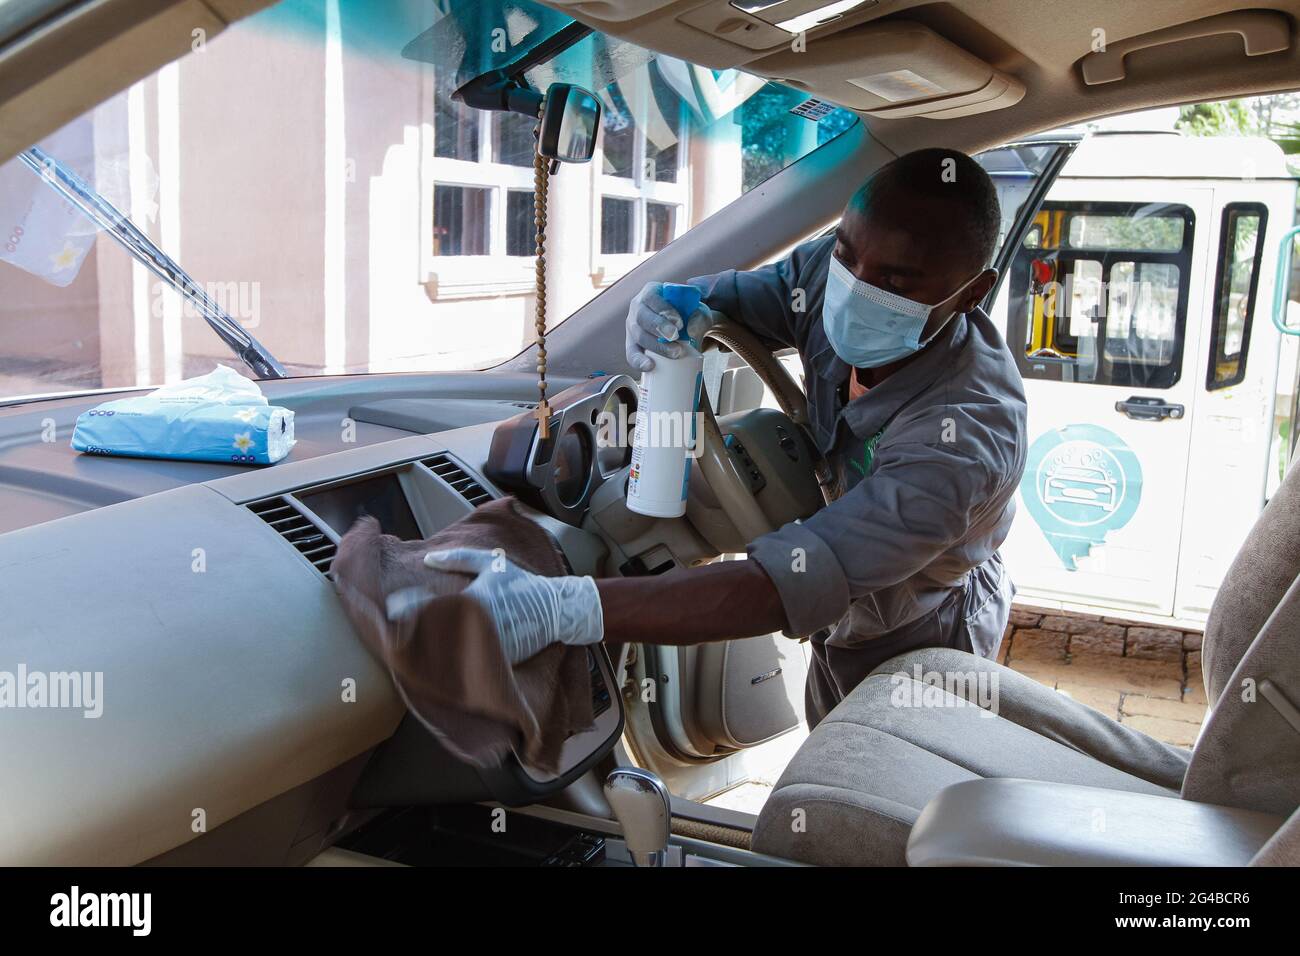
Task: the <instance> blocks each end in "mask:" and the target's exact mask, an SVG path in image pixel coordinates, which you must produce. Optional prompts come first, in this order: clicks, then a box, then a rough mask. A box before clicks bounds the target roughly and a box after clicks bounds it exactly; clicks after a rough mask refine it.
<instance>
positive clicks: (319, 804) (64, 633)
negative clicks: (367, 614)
mask: <svg viewBox="0 0 1300 956" xmlns="http://www.w3.org/2000/svg"><path fill="white" fill-rule="evenodd" d="M611 382H612V383H614V385H613V386H612V387H610V383H611ZM577 388H578V390H579V394H578V397H577V398H573V399H571V400H569V401H566V402H563V403H560V404H559V405H558V406H557V407H558V408H560V409H561V411H559V412H558V414H557V420H556V422H555V424H556V425H558V426H559V428H558V430H553V434H555V435H557V436H558V437H559V440H558V441H557V442H555V443H554V444H553V447H552V448H551V449H550V451H549V452H546V451H545V450H543V452H542V453H543V454H547V455H548V456H549V458H548V461H549V462H553V464H548V462H546V461H544V462H540V463H539V461H538V454H537V449H536V447H535V446H536V445H537V444H538V442H537V441H536V440H534V441H533V442H532V443H531V447H530V450H529V451H528V453H527V454H526V455H525V457H524V458H523V459H521V461H522V462H523V467H524V468H525V470H526V471H527V470H529V469H531V472H530V474H531V478H532V480H533V481H534V482H540V485H541V487H540V488H537V489H536V490H537V492H538V493H537V495H535V496H534V502H535V503H537V504H540V505H543V506H544V505H545V503H546V501H547V500H549V496H554V500H555V501H556V502H557V504H558V505H559V506H558V507H557V508H556V509H555V511H556V512H557V514H555V515H552V514H547V513H546V512H545V511H544V510H542V508H540V507H538V508H533V509H530V510H531V513H532V516H533V517H534V519H535V520H537V521H538V522H539V523H541V524H542V525H543V526H545V527H547V528H548V529H549V530H550V531H551V532H552V533H553V535H554V536H555V538H556V540H557V542H558V543H559V544H560V546H561V549H562V550H563V552H564V554H565V556H566V559H567V560H568V562H569V564H570V567H571V568H572V570H573V571H574V572H575V573H581V574H591V573H598V571H599V569H600V567H601V566H602V564H603V562H604V561H605V559H606V557H607V554H606V549H605V546H604V544H603V543H602V541H601V539H600V537H599V536H597V535H594V534H592V533H590V532H589V531H585V530H582V529H581V528H579V527H578V526H577V524H578V523H579V522H578V520H577V518H578V516H579V512H580V510H581V503H582V502H583V501H585V500H586V499H589V498H590V495H591V494H592V493H593V492H594V491H595V490H596V489H597V488H598V487H599V486H600V484H602V483H603V482H605V481H607V480H609V479H610V478H611V476H613V475H614V474H616V473H617V471H618V467H619V465H620V464H621V459H620V461H615V460H614V459H615V458H618V457H620V456H621V455H622V454H623V453H622V452H620V451H617V450H608V449H606V450H605V452H604V454H603V455H597V454H596V453H595V452H596V448H597V444H598V443H596V442H595V441H594V434H592V433H589V432H588V431H587V430H588V429H590V428H592V427H594V426H595V424H596V421H597V418H598V415H596V414H593V412H598V411H600V410H602V409H605V408H606V407H607V406H608V405H609V403H610V402H612V401H616V400H617V401H621V400H626V399H628V398H630V397H632V396H634V394H635V393H634V391H633V390H632V389H631V388H630V380H628V379H626V378H625V377H623V376H613V377H611V378H609V379H606V380H603V381H600V382H597V383H595V384H584V383H579V384H578V386H577ZM615 393H617V394H615ZM557 398H558V396H557ZM274 400H275V398H274V396H272V401H274ZM398 401H405V402H411V401H417V402H418V401H421V400H418V399H399V400H398ZM423 401H424V402H425V403H426V406H427V403H428V402H429V401H430V400H423ZM466 401H467V403H468V404H471V405H472V404H475V403H477V404H478V405H480V406H483V408H481V409H479V410H478V411H476V412H473V413H471V416H470V417H471V418H473V417H478V416H479V415H480V414H481V416H482V417H484V418H486V419H487V420H483V421H479V422H477V423H472V424H468V425H465V426H462V427H458V428H452V429H450V430H442V431H435V432H433V433H430V434H413V433H412V432H411V429H410V428H409V427H408V428H402V427H398V426H395V425H393V424H382V423H381V422H376V421H373V420H374V419H381V420H382V419H387V420H389V421H391V416H392V414H393V408H392V407H391V402H390V403H389V404H388V405H385V402H383V401H380V402H372V403H366V402H361V403H356V404H353V405H351V406H349V408H348V415H347V416H346V421H352V422H354V423H359V427H360V428H361V429H368V431H362V434H364V435H365V436H366V442H365V443H362V442H356V443H355V445H353V446H352V447H347V444H346V439H344V446H343V447H342V449H341V450H329V451H328V452H325V453H318V454H311V455H300V454H299V453H298V449H295V453H294V454H292V455H291V456H290V457H289V459H287V460H285V461H283V462H281V463H280V464H277V465H275V466H273V467H269V468H260V469H246V468H243V469H230V468H226V467H225V466H203V465H195V466H194V467H193V468H186V467H185V466H186V465H187V464H189V463H177V462H153V461H145V460H140V461H127V460H122V459H93V458H91V457H89V456H75V453H73V452H71V450H70V449H68V448H67V446H66V443H62V442H61V443H60V447H59V448H58V449H57V452H55V450H53V449H47V450H45V453H46V454H48V455H52V454H55V453H58V454H62V455H66V456H73V457H72V459H69V460H67V461H64V462H63V464H64V465H65V466H66V467H67V468H75V469H76V470H77V471H78V473H79V475H80V477H79V478H78V480H77V482H75V483H70V482H67V481H64V485H63V490H62V494H63V498H64V499H65V500H67V501H72V502H74V504H75V506H73V505H69V506H68V507H67V508H66V513H63V514H56V515H55V516H54V520H44V518H45V516H41V517H40V518H39V519H38V520H37V521H36V523H31V524H29V525H27V526H20V527H14V528H13V530H10V531H8V532H7V533H3V534H0V565H2V566H3V567H4V573H3V574H0V607H3V609H4V614H5V617H6V619H7V623H6V628H5V638H4V640H3V644H2V645H0V647H2V648H3V651H2V652H0V672H9V673H10V674H14V675H17V674H18V673H20V672H21V673H23V674H77V675H81V676H82V677H83V678H84V679H85V680H86V681H87V682H89V683H88V686H90V684H91V683H93V682H94V681H100V684H99V686H100V687H101V688H102V689H101V691H100V694H99V697H100V700H99V702H98V705H97V706H98V709H99V711H100V712H99V713H98V715H94V714H91V713H88V712H86V711H85V710H84V709H77V708H75V707H49V706H41V707H38V706H30V707H29V706H23V705H17V706H14V707H13V709H10V710H8V712H7V713H5V714H4V715H3V716H4V720H3V721H2V722H0V750H3V752H4V753H5V755H6V758H7V767H6V769H7V781H8V782H7V786H6V798H5V810H6V812H5V813H4V814H3V815H0V862H4V863H6V864H24V863H27V864H60V863H79V864H134V863H140V862H145V861H151V860H153V861H159V862H166V861H168V860H175V859H178V858H179V859H181V860H183V861H185V862H211V861H213V860H215V859H218V858H222V859H225V858H226V857H224V856H223V854H224V853H227V852H228V849H229V848H228V847H227V848H226V849H224V850H223V849H222V848H221V841H219V840H217V839H215V838H216V837H218V835H219V834H220V833H222V832H235V831H236V830H239V829H240V827H243V826H244V823H246V822H247V821H248V820H249V819H251V818H253V817H257V818H258V819H261V820H263V821H274V823H266V822H263V823H262V824H261V826H263V828H264V831H265V832H263V835H262V837H261V838H260V839H259V840H258V842H259V844H260V847H261V849H260V850H259V851H258V852H259V853H260V854H261V855H258V856H257V857H256V858H255V859H250V858H249V857H248V856H247V854H246V853H245V854H244V855H240V856H237V858H238V859H239V861H241V862H301V861H304V860H305V859H308V858H310V856H311V855H314V853H315V852H318V851H319V850H320V849H321V848H323V847H324V846H326V845H328V843H329V841H330V835H331V833H332V832H333V831H335V830H336V829H337V827H338V826H339V820H340V818H341V817H342V816H343V815H344V814H345V812H347V811H348V809H349V808H357V807H361V808H364V807H381V806H396V805H410V804H422V803H426V804H427V803H440V802H452V801H465V800H494V801H498V802H502V803H507V804H519V803H527V802H534V801H536V800H539V799H543V798H545V797H546V796H547V795H549V794H552V793H554V792H556V791H558V790H559V789H561V788H563V787H564V786H567V785H568V783H569V782H571V781H572V780H574V779H576V778H577V777H578V776H580V775H581V774H582V773H584V772H585V771H586V770H587V769H588V768H590V767H591V766H592V765H593V764H594V763H595V761H596V760H598V759H599V758H600V757H601V756H603V755H604V754H605V753H607V752H608V751H609V750H610V748H612V747H613V745H614V744H615V742H616V741H617V739H618V737H619V736H620V734H621V731H622V723H623V706H622V699H621V695H620V694H619V693H618V692H617V689H616V687H615V684H614V675H613V671H612V669H611V666H610V662H609V659H608V657H607V656H606V654H605V651H604V649H603V648H598V649H596V650H595V651H594V652H593V653H592V654H591V658H590V663H591V674H592V693H593V700H594V702H595V703H596V705H597V711H598V714H597V719H596V724H595V726H594V727H593V728H592V729H591V730H589V731H587V732H585V733H581V734H577V735H575V736H574V737H571V738H570V739H569V740H568V741H567V742H566V744H565V747H564V751H563V755H562V759H561V767H560V770H559V772H558V773H555V774H543V773H540V772H539V771H537V770H536V769H534V768H530V767H527V766H524V765H523V764H521V763H520V762H519V761H518V760H515V759H513V758H512V759H511V760H510V761H507V764H506V765H504V766H502V767H499V768H495V769H493V770H481V769H478V768H473V767H470V766H468V765H466V764H460V763H459V762H457V761H455V760H454V759H453V758H451V757H450V756H449V755H448V754H447V753H446V752H444V751H442V750H441V748H440V745H438V743H437V742H436V740H435V738H434V737H433V736H432V735H431V734H429V733H428V732H427V731H426V730H425V729H424V728H423V727H422V726H420V725H419V724H418V723H417V722H415V721H414V720H413V719H412V718H410V717H409V716H407V714H406V711H405V708H404V706H403V704H402V702H401V700H400V698H399V695H398V693H397V692H396V690H395V689H394V687H393V684H392V682H391V680H390V677H389V675H388V674H387V672H386V671H385V670H384V668H383V667H382V666H381V665H380V664H379V663H378V662H377V661H376V660H375V659H374V658H372V657H371V656H370V655H369V654H368V653H367V651H366V650H365V648H364V646H363V645H362V643H361V642H360V641H359V640H358V638H357V636H356V635H355V633H354V631H353V629H352V627H351V625H350V623H349V622H348V619H347V617H346V616H345V614H344V611H343V607H342V605H341V603H340V601H339V600H338V598H337V596H336V594H335V592H334V588H333V585H332V583H331V581H330V580H329V577H328V575H329V570H330V562H331V560H332V558H333V555H334V552H335V549H336V548H337V544H338V540H339V538H340V537H341V535H342V534H344V533H346V530H347V528H348V527H349V526H350V524H351V523H352V521H353V520H355V518H356V516H357V515H358V514H361V513H368V514H372V515H374V516H376V517H377V518H378V519H379V520H380V522H381V525H382V526H383V527H384V530H386V531H388V532H389V533H392V534H396V535H398V536H400V537H404V538H415V537H428V536H430V535H432V534H433V533H435V532H436V531H438V530H439V529H441V528H443V527H445V526H446V525H448V524H450V523H451V522H453V521H455V520H457V519H458V518H460V517H462V516H463V515H465V514H468V513H469V512H470V511H471V510H472V509H473V508H474V507H475V506H477V505H478V504H481V503H483V502H484V501H487V500H489V499H491V498H493V497H498V496H501V495H503V494H506V493H507V489H504V488H502V487H501V486H499V485H498V484H497V483H496V482H494V481H493V480H492V479H491V478H489V477H488V476H487V472H488V471H489V470H491V468H490V467H489V466H490V465H491V466H493V467H495V468H496V470H497V472H498V473H502V472H501V470H502V468H504V467H505V465H506V459H505V458H503V457H502V455H501V454H500V452H501V442H502V441H503V440H504V439H502V438H501V437H500V436H502V435H509V434H511V433H512V426H510V425H509V424H507V425H506V426H503V427H501V428H499V427H498V425H499V420H500V419H502V418H503V417H505V416H506V415H508V414H509V413H515V414H517V415H522V416H523V417H524V418H527V417H528V412H527V411H526V410H523V411H521V408H520V407H519V406H520V405H521V404H523V405H526V404H527V403H526V402H525V403H521V402H518V401H515V402H504V401H503V400H500V399H487V398H483V399H467V400H466ZM62 404H64V405H66V404H67V403H62ZM564 409H567V411H566V410H564ZM23 414H31V413H30V412H24V413H23ZM569 416H572V419H571V420H570V417H569ZM329 417H330V415H326V416H325V418H326V419H328V418H329ZM580 425H581V426H582V427H579V426H580ZM412 427H415V426H412ZM515 430H516V431H517V428H516V429H515ZM344 433H345V434H346V428H345V429H344ZM397 436H400V437H397ZM565 436H571V437H568V438H566V437H565ZM572 436H581V437H572ZM494 437H495V439H496V442H497V445H498V455H497V456H496V457H495V458H494V456H493V444H494ZM516 440H521V439H518V436H517V435H516ZM566 442H568V443H576V447H575V446H573V445H572V444H570V445H569V446H568V447H566ZM588 451H590V452H591V454H589V455H588V454H587V452H588ZM611 456H613V457H611ZM99 466H103V471H104V472H105V473H106V474H109V473H111V475H112V476H113V479H112V480H110V479H108V478H105V479H104V480H103V481H100V482H98V483H97V482H96V481H95V480H94V474H95V472H96V470H97V468H99ZM0 467H3V462H2V460H0ZM584 468H585V469H586V471H585V472H583V471H582V469H584ZM58 472H59V469H57V468H54V469H46V470H45V471H44V472H43V473H44V474H46V475H51V474H52V475H54V476H55V478H56V479H57V477H58ZM131 472H138V473H139V474H140V475H142V476H144V484H145V485H146V486H147V487H149V486H150V483H151V482H152V483H154V484H157V483H159V482H161V483H162V484H163V485H164V487H161V488H160V489H159V490H150V491H149V492H148V493H144V494H141V495H139V496H137V497H131V496H128V495H126V494H124V493H122V492H121V491H120V490H117V489H118V488H120V485H121V476H122V475H123V474H127V473H131ZM187 473H188V474H190V475H193V476H194V478H195V479H196V480H193V481H190V482H184V481H183V480H181V481H176V480H175V477H176V476H178V475H179V476H181V477H182V479H183V476H184V475H186V474H187ZM0 474H3V475H4V477H6V478H7V479H12V478H13V476H14V475H15V474H17V470H14V469H9V470H5V471H3V472H0ZM31 474H36V473H35V472H32V473H31ZM160 476H162V477H160ZM114 482H116V484H115V483H114ZM55 483H56V484H57V483H58V482H57V480H56V482H55ZM37 484H38V483H37V482H34V481H29V480H28V479H26V478H25V479H24V483H23V485H22V487H21V488H17V489H16V491H18V492H21V494H20V495H19V496H18V497H17V498H16V499H13V500H11V502H10V503H9V507H8V508H7V509H6V510H14V509H18V510H21V508H22V501H23V500H24V498H23V497H22V495H25V494H26V493H27V490H28V487H29V486H30V487H36V485H37ZM169 485H170V486H169ZM69 487H75V494H74V493H72V492H71V491H69V490H68V488H69ZM87 488H100V489H101V490H102V494H103V497H104V499H105V500H104V501H103V502H102V503H96V504H95V506H94V507H86V506H85V490H86V489H87ZM12 489H15V486H14V484H13V483H12V481H11V482H10V483H9V484H8V485H6V487H5V489H4V490H0V494H3V493H5V492H7V491H9V490H12ZM57 490H58V489H56V491H57ZM21 520H22V519H21V518H17V519H15V523H17V522H18V521H21ZM96 675H97V676H96ZM232 821H236V822H238V821H244V823H239V824H238V825H237V824H236V823H232ZM223 825H227V826H225V827H224V829H223ZM266 827H269V830H265V828H266ZM245 829H246V827H245ZM205 846H211V847H212V852H211V853H205V852H204V850H203V848H204V847H205Z"/></svg>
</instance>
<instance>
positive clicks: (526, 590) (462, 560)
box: [424, 548, 605, 664]
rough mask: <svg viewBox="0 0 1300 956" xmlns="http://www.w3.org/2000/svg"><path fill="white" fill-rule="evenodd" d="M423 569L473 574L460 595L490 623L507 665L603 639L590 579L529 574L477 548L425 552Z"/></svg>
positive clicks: (601, 625)
mask: <svg viewBox="0 0 1300 956" xmlns="http://www.w3.org/2000/svg"><path fill="white" fill-rule="evenodd" d="M424 564H425V566H426V567H430V568H437V569H438V570H440V571H456V572H460V573H462V574H472V575H474V581H473V582H472V583H471V584H470V586H469V587H468V588H466V589H465V591H464V592H463V593H465V594H466V595H468V596H469V597H471V598H473V599H474V600H475V601H477V602H478V603H479V604H480V605H482V606H483V608H484V609H485V610H486V611H487V613H488V614H489V616H491V618H492V620H493V621H494V622H495V623H496V627H497V634H498V636H499V637H500V638H501V647H502V649H503V650H504V651H505V654H506V658H507V659H508V660H509V661H510V663H511V664H517V663H519V662H520V661H525V660H527V659H528V658H530V657H532V656H533V655H534V654H537V653H538V652H540V651H542V650H544V649H545V648H547V647H548V646H550V645H551V644H555V643H559V642H562V643H565V644H595V643H597V642H599V641H600V639H601V638H602V637H603V636H604V633H605V631H604V627H605V625H604V615H603V614H602V612H601V606H600V595H599V594H598V593H597V591H596V582H595V581H593V580H592V579H591V578H580V577H559V578H550V577H546V576H544V575H541V574H532V573H530V572H528V571H525V570H524V569H523V568H521V567H519V566H518V565H517V564H515V563H514V562H512V561H510V560H509V559H508V558H506V557H504V556H501V555H497V554H494V553H492V552H491V551H483V550H480V549H478V548H453V549H452V550H450V551H430V552H429V553H428V554H426V555H425V556H424Z"/></svg>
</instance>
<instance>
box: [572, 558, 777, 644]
mask: <svg viewBox="0 0 1300 956" xmlns="http://www.w3.org/2000/svg"><path fill="white" fill-rule="evenodd" d="M596 588H597V590H598V591H599V592H600V603H601V609H602V611H603V612H604V616H605V639H606V640H607V641H616V642H626V643H643V644H676V645H685V644H702V643H706V642H708V641H725V640H730V639H731V638H736V637H756V636H757V635H759V634H770V633H772V632H773V631H779V630H781V629H783V628H784V627H785V626H786V620H785V610H784V609H783V608H782V607H781V596H780V594H779V593H778V592H777V590H776V585H774V584H773V583H772V579H771V578H769V577H768V576H767V573H766V572H765V571H764V570H763V569H762V567H760V566H759V565H758V564H757V563H756V562H754V561H719V562H716V563H714V564H706V565H704V566H702V567H698V568H679V569H678V570H676V571H671V572H669V573H668V574H661V575H655V576H653V577H637V578H604V579H602V580H599V581H597V582H596Z"/></svg>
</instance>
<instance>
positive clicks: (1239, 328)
mask: <svg viewBox="0 0 1300 956" xmlns="http://www.w3.org/2000/svg"><path fill="white" fill-rule="evenodd" d="M1267 223H1268V208H1267V207H1265V206H1263V205H1262V204H1260V203H1253V202H1234V203H1229V204H1228V205H1227V206H1224V207H1223V222H1222V225H1221V226H1220V229H1219V266H1218V271H1217V273H1216V276H1215V280H1214V324H1213V325H1212V326H1211V327H1210V367H1209V369H1208V370H1207V372H1206V376H1205V388H1206V390H1207V391H1211V392H1212V391H1214V390H1215V389H1219V388H1227V387H1228V386H1229V385H1236V384H1237V383H1238V382H1240V381H1242V380H1243V379H1244V378H1245V377H1246V353H1247V351H1248V349H1249V348H1250V325H1251V320H1252V319H1253V318H1254V314H1255V293H1256V291H1257V290H1258V287H1259V263H1260V259H1261V258H1262V256H1263V254H1264V227H1265V225H1266V224H1267Z"/></svg>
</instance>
